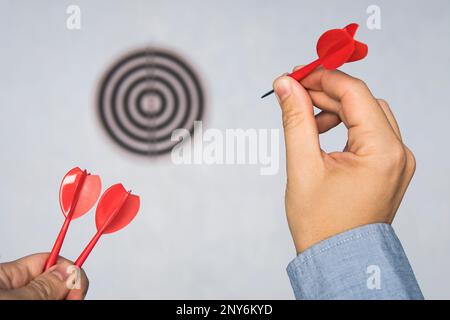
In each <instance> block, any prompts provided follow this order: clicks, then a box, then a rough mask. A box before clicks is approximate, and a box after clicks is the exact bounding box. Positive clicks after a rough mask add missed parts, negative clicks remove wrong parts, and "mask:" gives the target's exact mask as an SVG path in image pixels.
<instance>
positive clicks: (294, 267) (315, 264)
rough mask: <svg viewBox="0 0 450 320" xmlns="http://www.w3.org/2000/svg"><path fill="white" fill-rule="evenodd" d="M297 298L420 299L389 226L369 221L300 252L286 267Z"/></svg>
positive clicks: (416, 286)
mask: <svg viewBox="0 0 450 320" xmlns="http://www.w3.org/2000/svg"><path fill="white" fill-rule="evenodd" d="M287 272H288V275H289V279H290V281H291V285H292V288H293V289H294V294H295V297H296V298H297V299H423V295H422V293H421V291H420V288H419V285H418V284H417V281H416V278H415V276H414V273H413V270H412V269H411V266H410V264H409V262H408V258H407V257H406V254H405V252H404V250H403V248H402V245H401V243H400V241H399V240H398V238H397V236H396V235H395V232H394V229H393V228H392V227H391V226H390V225H388V224H385V223H377V224H370V225H366V226H362V227H358V228H355V229H352V230H350V231H347V232H344V233H341V234H338V235H336V236H334V237H332V238H329V239H327V240H324V241H322V242H320V243H318V244H316V245H314V246H312V247H310V248H309V249H307V250H306V251H304V252H302V253H301V254H299V255H298V256H297V257H296V258H295V259H294V260H293V261H292V262H291V263H289V265H288V267H287Z"/></svg>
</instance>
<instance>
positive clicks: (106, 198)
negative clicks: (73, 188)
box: [95, 184, 140, 233]
mask: <svg viewBox="0 0 450 320" xmlns="http://www.w3.org/2000/svg"><path fill="white" fill-rule="evenodd" d="M139 207H140V199H139V196H136V195H133V194H129V193H128V192H127V191H126V190H125V188H124V187H123V185H122V184H116V185H113V186H111V187H110V188H109V189H108V190H106V191H105V193H104V194H103V195H102V197H101V199H100V201H99V204H98V206H97V211H96V216H95V223H96V226H97V230H101V229H103V233H112V232H116V231H118V230H120V229H122V228H124V227H125V226H127V225H128V224H129V223H130V222H131V220H133V219H134V217H135V216H136V214H137V213H138V211H139Z"/></svg>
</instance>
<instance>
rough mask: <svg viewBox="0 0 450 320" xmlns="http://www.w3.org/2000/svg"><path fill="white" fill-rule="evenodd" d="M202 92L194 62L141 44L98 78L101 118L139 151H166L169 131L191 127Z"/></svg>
mask: <svg viewBox="0 0 450 320" xmlns="http://www.w3.org/2000/svg"><path fill="white" fill-rule="evenodd" d="M204 104H205V101H204V93H203V89H202V85H201V83H200V81H199V78H198V76H197V74H196V73H195V72H194V70H193V68H192V67H191V66H190V65H189V64H188V63H187V62H186V61H185V60H184V59H182V58H181V57H180V56H179V55H176V54H174V53H172V52H169V51H166V50H161V49H156V48H145V49H142V50H139V51H134V52H132V53H130V54H128V55H126V56H124V57H123V58H122V59H120V60H118V61H117V62H116V63H114V64H113V65H112V67H111V68H110V69H109V70H108V71H107V73H106V74H105V77H104V78H103V80H102V82H101V83H100V90H99V95H98V108H99V115H100V120H101V122H102V124H103V125H104V127H105V129H106V131H107V132H108V134H109V135H110V136H111V138H112V139H113V140H114V141H115V142H116V143H118V144H119V145H120V146H121V147H123V148H125V149H126V150H128V151H131V152H133V153H136V154H140V155H147V156H158V155H163V154H166V153H169V152H170V151H171V150H172V149H173V147H174V146H175V145H176V144H178V143H179V141H172V139H171V137H172V132H173V131H174V130H176V129H186V130H188V131H189V132H190V133H192V132H193V129H194V122H195V121H201V120H202V117H203V113H204V108H205V106H204Z"/></svg>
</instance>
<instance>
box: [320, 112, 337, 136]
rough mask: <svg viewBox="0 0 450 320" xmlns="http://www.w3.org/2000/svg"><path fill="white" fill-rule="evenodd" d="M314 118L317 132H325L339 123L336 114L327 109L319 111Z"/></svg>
mask: <svg viewBox="0 0 450 320" xmlns="http://www.w3.org/2000/svg"><path fill="white" fill-rule="evenodd" d="M315 118H316V124H317V130H318V131H319V133H325V132H327V131H329V130H331V129H333V128H335V127H337V126H338V125H339V124H340V123H341V119H339V116H338V115H336V114H335V113H331V112H327V111H321V112H320V113H319V114H317V115H316V116H315Z"/></svg>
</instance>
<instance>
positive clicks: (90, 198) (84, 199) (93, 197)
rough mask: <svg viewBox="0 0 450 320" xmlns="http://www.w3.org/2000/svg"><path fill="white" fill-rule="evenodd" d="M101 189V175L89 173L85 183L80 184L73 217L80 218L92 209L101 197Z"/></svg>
mask: <svg viewBox="0 0 450 320" xmlns="http://www.w3.org/2000/svg"><path fill="white" fill-rule="evenodd" d="M101 191H102V182H101V180H100V177H99V176H97V175H87V176H86V178H85V179H84V182H83V185H82V186H80V194H79V197H78V201H77V204H76V206H75V212H74V213H73V219H76V218H79V217H81V216H82V215H84V214H85V213H86V212H88V211H89V210H91V208H92V207H93V206H94V205H95V203H96V202H97V200H98V198H99V197H100V193H101Z"/></svg>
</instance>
